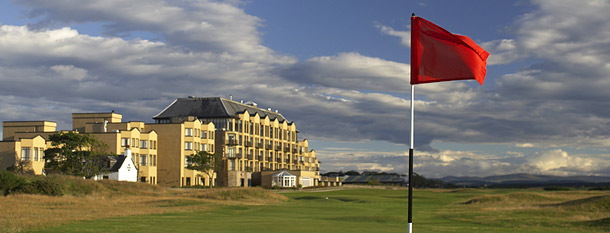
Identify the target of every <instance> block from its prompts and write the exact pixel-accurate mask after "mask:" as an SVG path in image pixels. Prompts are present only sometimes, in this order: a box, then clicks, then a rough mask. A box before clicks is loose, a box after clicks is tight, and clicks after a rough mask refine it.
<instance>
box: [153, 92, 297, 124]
mask: <svg viewBox="0 0 610 233" xmlns="http://www.w3.org/2000/svg"><path fill="white" fill-rule="evenodd" d="M246 110H248V113H249V114H250V115H254V114H255V113H258V115H259V116H261V117H262V118H264V117H265V116H269V118H270V119H271V120H274V119H276V118H277V119H278V120H279V121H285V120H286V119H285V118H284V116H282V114H280V113H276V112H272V111H268V110H264V109H261V108H258V107H255V106H251V105H246V104H242V103H238V102H235V101H232V100H228V99H225V98H220V97H202V98H194V97H189V98H178V99H176V100H175V101H174V102H173V103H171V104H170V105H169V106H167V108H165V109H164V110H163V111H161V112H160V113H159V114H157V115H156V116H154V117H153V119H155V120H156V119H164V118H170V117H188V116H195V117H197V118H199V119H206V118H229V117H237V114H240V113H243V112H245V111H246Z"/></svg>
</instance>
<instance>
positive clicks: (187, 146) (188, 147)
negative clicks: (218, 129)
mask: <svg viewBox="0 0 610 233" xmlns="http://www.w3.org/2000/svg"><path fill="white" fill-rule="evenodd" d="M184 149H185V150H193V142H185V143H184Z"/></svg>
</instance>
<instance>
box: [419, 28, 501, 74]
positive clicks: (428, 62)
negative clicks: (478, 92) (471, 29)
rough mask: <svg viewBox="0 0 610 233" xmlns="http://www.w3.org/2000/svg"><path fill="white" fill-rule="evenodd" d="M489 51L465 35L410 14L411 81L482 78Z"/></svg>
mask: <svg viewBox="0 0 610 233" xmlns="http://www.w3.org/2000/svg"><path fill="white" fill-rule="evenodd" d="M488 56H489V53H488V52H487V51H485V50H484V49H482V48H481V47H479V46H478V45H477V44H475V43H474V41H472V40H471V39H470V38H468V37H467V36H462V35H456V34H452V33H451V32H449V31H447V30H445V29H443V28H441V27H439V26H437V25H435V24H433V23H431V22H430V21H428V20H425V19H422V18H420V17H411V84H412V85H414V84H420V83H433V82H444V81H452V80H464V79H476V80H477V81H478V82H479V83H480V84H481V85H483V81H484V80H485V73H486V72H487V69H486V68H485V66H486V65H487V57H488Z"/></svg>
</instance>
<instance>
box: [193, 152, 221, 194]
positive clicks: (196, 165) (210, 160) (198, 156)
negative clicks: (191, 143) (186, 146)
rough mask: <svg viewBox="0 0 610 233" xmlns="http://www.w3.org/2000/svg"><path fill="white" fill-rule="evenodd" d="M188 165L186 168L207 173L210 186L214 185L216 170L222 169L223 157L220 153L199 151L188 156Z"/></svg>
mask: <svg viewBox="0 0 610 233" xmlns="http://www.w3.org/2000/svg"><path fill="white" fill-rule="evenodd" d="M187 161H188V166H187V167H186V168H188V169H191V170H196V171H200V172H203V173H205V174H206V175H208V178H209V179H210V187H212V184H213V182H212V181H213V180H212V177H214V171H217V170H220V168H221V166H222V157H220V155H219V154H212V153H209V152H207V151H198V152H197V153H195V154H194V155H192V156H189V157H187Z"/></svg>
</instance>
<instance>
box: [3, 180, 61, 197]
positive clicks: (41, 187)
mask: <svg viewBox="0 0 610 233" xmlns="http://www.w3.org/2000/svg"><path fill="white" fill-rule="evenodd" d="M13 193H24V194H41V195H48V196H61V195H63V192H62V190H61V185H60V184H58V183H56V182H54V181H53V180H49V179H38V180H34V181H32V182H30V183H25V184H23V185H20V186H19V187H17V188H15V189H14V190H13Z"/></svg>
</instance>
